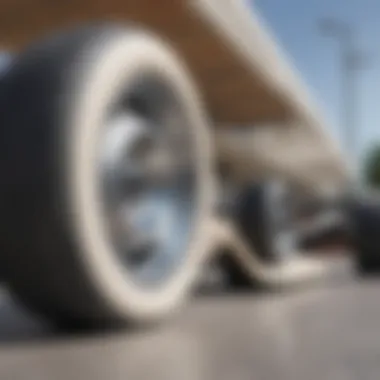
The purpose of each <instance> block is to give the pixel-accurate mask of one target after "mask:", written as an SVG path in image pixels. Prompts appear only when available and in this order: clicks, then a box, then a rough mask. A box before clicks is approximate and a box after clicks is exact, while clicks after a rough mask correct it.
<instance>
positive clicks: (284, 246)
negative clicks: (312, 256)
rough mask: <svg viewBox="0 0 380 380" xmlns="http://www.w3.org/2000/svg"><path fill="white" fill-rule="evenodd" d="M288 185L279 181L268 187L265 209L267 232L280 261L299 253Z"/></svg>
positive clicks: (275, 255) (276, 256)
mask: <svg viewBox="0 0 380 380" xmlns="http://www.w3.org/2000/svg"><path fill="white" fill-rule="evenodd" d="M289 195H290V194H289V191H288V189H287V187H286V185H285V184H284V183H282V182H279V181H274V182H270V183H269V184H268V185H267V189H266V197H265V202H266V204H265V207H266V210H267V212H266V215H267V220H266V223H267V232H268V234H269V235H270V236H268V237H269V239H270V241H271V242H272V249H273V253H274V257H275V258H276V260H278V261H284V260H288V259H291V258H293V257H294V256H295V254H296V252H297V231H296V228H295V225H294V222H293V215H292V202H291V198H290V196H289Z"/></svg>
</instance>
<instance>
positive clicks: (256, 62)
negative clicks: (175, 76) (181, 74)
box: [0, 0, 347, 178]
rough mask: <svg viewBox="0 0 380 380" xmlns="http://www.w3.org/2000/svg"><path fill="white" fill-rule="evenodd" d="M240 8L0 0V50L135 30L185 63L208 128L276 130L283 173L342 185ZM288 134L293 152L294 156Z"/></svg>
mask: <svg viewBox="0 0 380 380" xmlns="http://www.w3.org/2000/svg"><path fill="white" fill-rule="evenodd" d="M247 3H248V2H244V1H243V0H55V1H54V0H2V4H1V12H0V39H1V46H2V48H4V49H9V50H16V51H17V50H19V49H22V48H23V47H24V46H25V45H27V44H29V43H30V42H32V41H33V40H36V39H38V38H39V37H42V36H43V35H46V34H48V33H50V32H52V31H54V30H57V29H60V28H68V27H73V26H76V25H80V24H83V23H88V22H92V21H117V22H120V21H121V22H125V23H128V21H132V22H134V23H138V24H140V25H142V26H145V27H146V28H147V29H149V30H152V31H154V32H157V33H158V34H159V35H161V36H162V37H164V38H166V40H168V41H169V42H170V43H171V44H172V45H174V47H175V48H176V49H177V50H178V51H179V53H180V54H181V55H182V57H183V58H184V59H185V61H186V63H187V64H188V66H189V68H190V71H191V73H192V75H193V77H194V78H195V80H196V82H197V84H198V86H199V87H200V89H201V91H202V94H203V96H204V99H205V101H206V105H207V107H208V111H209V113H210V116H211V117H212V119H213V120H214V122H215V123H214V125H231V126H234V125H261V126H263V125H268V124H276V125H283V126H284V128H285V130H288V131H289V133H287V132H285V135H288V136H289V137H288V138H287V140H286V141H287V142H286V144H285V143H284V144H283V145H282V146H283V147H286V149H287V151H288V153H287V157H290V156H292V157H295V159H293V158H292V160H291V163H290V161H289V163H287V164H286V165H288V169H289V170H290V171H294V172H300V173H301V172H302V173H304V174H303V175H304V176H306V177H307V176H309V177H310V176H312V175H313V174H312V173H310V170H309V169H310V162H311V161H313V163H314V165H313V167H315V168H317V167H320V168H326V167H329V168H330V172H331V173H333V174H332V176H330V177H337V178H338V177H339V178H342V177H345V176H346V173H347V170H346V168H345V166H344V164H343V161H342V155H341V153H340V152H339V151H338V150H337V147H336V145H335V144H334V142H333V140H332V138H331V137H330V136H329V134H328V131H327V130H326V125H325V122H324V120H322V117H321V113H320V112H319V110H318V109H317V108H316V106H315V105H314V104H313V103H312V101H311V99H310V97H309V94H308V92H307V91H306V89H305V88H304V87H303V85H302V83H300V81H299V77H298V76H297V75H296V72H295V70H293V69H292V68H291V67H290V66H289V64H288V63H287V62H286V59H285V58H284V54H283V53H282V52H281V51H279V48H278V46H277V44H276V43H275V42H274V39H273V37H272V36H270V33H269V32H268V30H267V29H266V27H265V25H264V23H263V21H262V20H260V19H259V17H258V15H257V14H256V13H255V12H254V10H253V9H252V7H248V5H247ZM294 125H297V127H296V128H295V127H292V126H294ZM294 133H295V134H296V135H297V139H296V140H297V141H298V145H297V147H301V149H300V150H297V149H295V148H296V146H295V144H294V138H293V137H292V136H294ZM276 136H277V135H276ZM299 141H301V143H299ZM303 146H315V147H318V149H317V150H318V152H317V154H315V152H314V153H313V157H312V158H310V157H307V150H305V149H303V148H302V147H303ZM314 150H315V149H314ZM240 151H241V150H239V152H240ZM301 151H302V157H301V156H300V155H301ZM289 153H291V155H289ZM273 156H276V157H277V158H276V160H277V161H276V165H277V166H278V164H279V163H283V162H284V157H283V154H279V153H278V154H277V155H276V151H273ZM316 157H319V158H316ZM302 162H305V165H303V166H302ZM326 165H327V166H326ZM321 170H322V169H321ZM322 171H325V169H323V170H322ZM314 173H316V171H314Z"/></svg>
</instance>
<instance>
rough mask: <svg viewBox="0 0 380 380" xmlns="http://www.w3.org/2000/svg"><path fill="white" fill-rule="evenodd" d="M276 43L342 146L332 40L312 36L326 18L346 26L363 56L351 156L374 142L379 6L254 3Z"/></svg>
mask: <svg viewBox="0 0 380 380" xmlns="http://www.w3.org/2000/svg"><path fill="white" fill-rule="evenodd" d="M253 3H255V4H256V9H258V10H259V11H260V13H261V15H262V16H263V17H264V18H265V19H266V21H267V22H268V24H269V26H270V27H271V29H272V31H273V32H274V34H275V36H276V38H277V41H279V42H280V44H281V45H282V46H283V47H284V49H285V50H286V51H287V53H288V55H289V58H290V60H291V61H292V63H293V65H295V66H296V67H297V69H298V70H299V71H300V72H301V75H302V77H303V80H304V81H305V82H306V84H307V85H308V86H309V87H310V89H311V91H312V94H313V96H314V98H316V100H317V102H318V103H319V104H320V105H321V107H322V109H323V110H324V111H325V115H326V117H327V119H328V120H329V121H330V122H331V124H332V125H333V128H334V130H333V133H334V134H335V135H336V136H337V137H338V138H339V139H340V141H342V139H343V135H342V127H343V126H342V125H340V124H341V120H340V113H341V110H340V87H339V86H340V82H339V78H340V76H339V50H338V48H337V46H338V45H337V43H336V42H335V40H334V39H331V38H328V37H324V36H322V35H321V34H320V33H319V32H318V20H319V19H321V18H324V17H326V16H329V17H331V16H332V17H334V18H338V19H341V20H344V21H345V22H348V23H350V24H351V25H352V26H353V28H354V29H355V33H356V36H355V39H356V44H357V45H358V47H359V48H360V49H362V50H364V51H365V53H366V54H368V63H367V65H368V66H367V67H366V68H365V69H363V70H361V71H359V72H358V74H357V75H358V96H359V115H358V130H357V132H356V136H357V139H356V141H357V142H356V144H357V147H358V152H357V154H358V153H359V154H363V152H365V150H366V149H367V148H368V147H369V146H371V144H372V143H373V142H374V141H376V140H378V141H379V142H380V44H379V42H380V0H361V1H359V0H255V1H254V2H253Z"/></svg>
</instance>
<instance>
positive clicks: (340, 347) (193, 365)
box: [0, 279, 380, 380]
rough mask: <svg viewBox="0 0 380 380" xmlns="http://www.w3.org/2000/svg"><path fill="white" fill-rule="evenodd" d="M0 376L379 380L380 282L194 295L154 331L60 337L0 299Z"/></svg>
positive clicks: (30, 379) (34, 379) (12, 379)
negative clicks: (293, 290)
mask: <svg viewBox="0 0 380 380" xmlns="http://www.w3.org/2000/svg"><path fill="white" fill-rule="evenodd" d="M0 379H1V380H8V379H9V380H18V379H27V380H45V379H46V380H61V379H62V380H75V379H80V380H90V379H91V380H105V379H110V380H111V379H112V380H119V379H120V380H121V379H122V380H135V379H138V380H145V379H147V380H148V379H149V380H214V379H215V380H256V379H257V380H261V379H263V380H264V379H265V380H272V379H273V380H277V379H279V380H280V379H281V380H298V379H299V380H314V379H315V380H330V379H331V380H341V379H342V380H351V379H355V380H356V379H358V380H367V379H371V380H372V379H373V380H378V379H380V279H379V280H376V279H373V280H366V281H362V282H357V281H354V280H347V281H341V282H339V283H337V284H334V285H333V284H330V285H329V286H323V287H317V288H313V289H308V290H304V291H299V292H296V293H292V294H278V295H276V296H274V295H268V294H266V295H265V294H255V295H252V294H246V295H244V294H225V295H221V294H213V295H207V296H205V295H204V296H198V297H195V298H194V300H193V301H192V302H191V303H190V304H189V306H188V307H187V308H186V309H185V310H183V311H182V313H181V314H180V315H178V316H176V318H175V319H174V320H172V321H171V322H170V323H168V324H166V325H165V326H162V327H160V328H159V329H155V330H152V331H145V332H134V333H132V332H123V333H117V334H103V335H97V336H88V335H87V336H86V335H82V336H72V335H65V334H57V333H55V332H53V331H51V330H49V328H48V327H47V326H44V325H42V324H39V323H38V322H37V321H35V320H33V319H32V318H30V317H28V316H27V315H26V314H25V313H23V312H22V311H21V310H20V309H18V308H17V307H16V306H15V305H14V304H12V303H11V301H10V300H9V299H8V297H7V295H6V293H4V294H3V295H2V296H1V301H0Z"/></svg>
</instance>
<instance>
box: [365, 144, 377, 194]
mask: <svg viewBox="0 0 380 380" xmlns="http://www.w3.org/2000/svg"><path fill="white" fill-rule="evenodd" d="M364 179H365V181H366V182H367V183H368V184H369V185H371V186H373V187H376V188H380V143H377V144H376V145H375V146H373V147H372V148H371V149H370V150H369V152H368V154H367V157H366V159H365V162H364Z"/></svg>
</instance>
